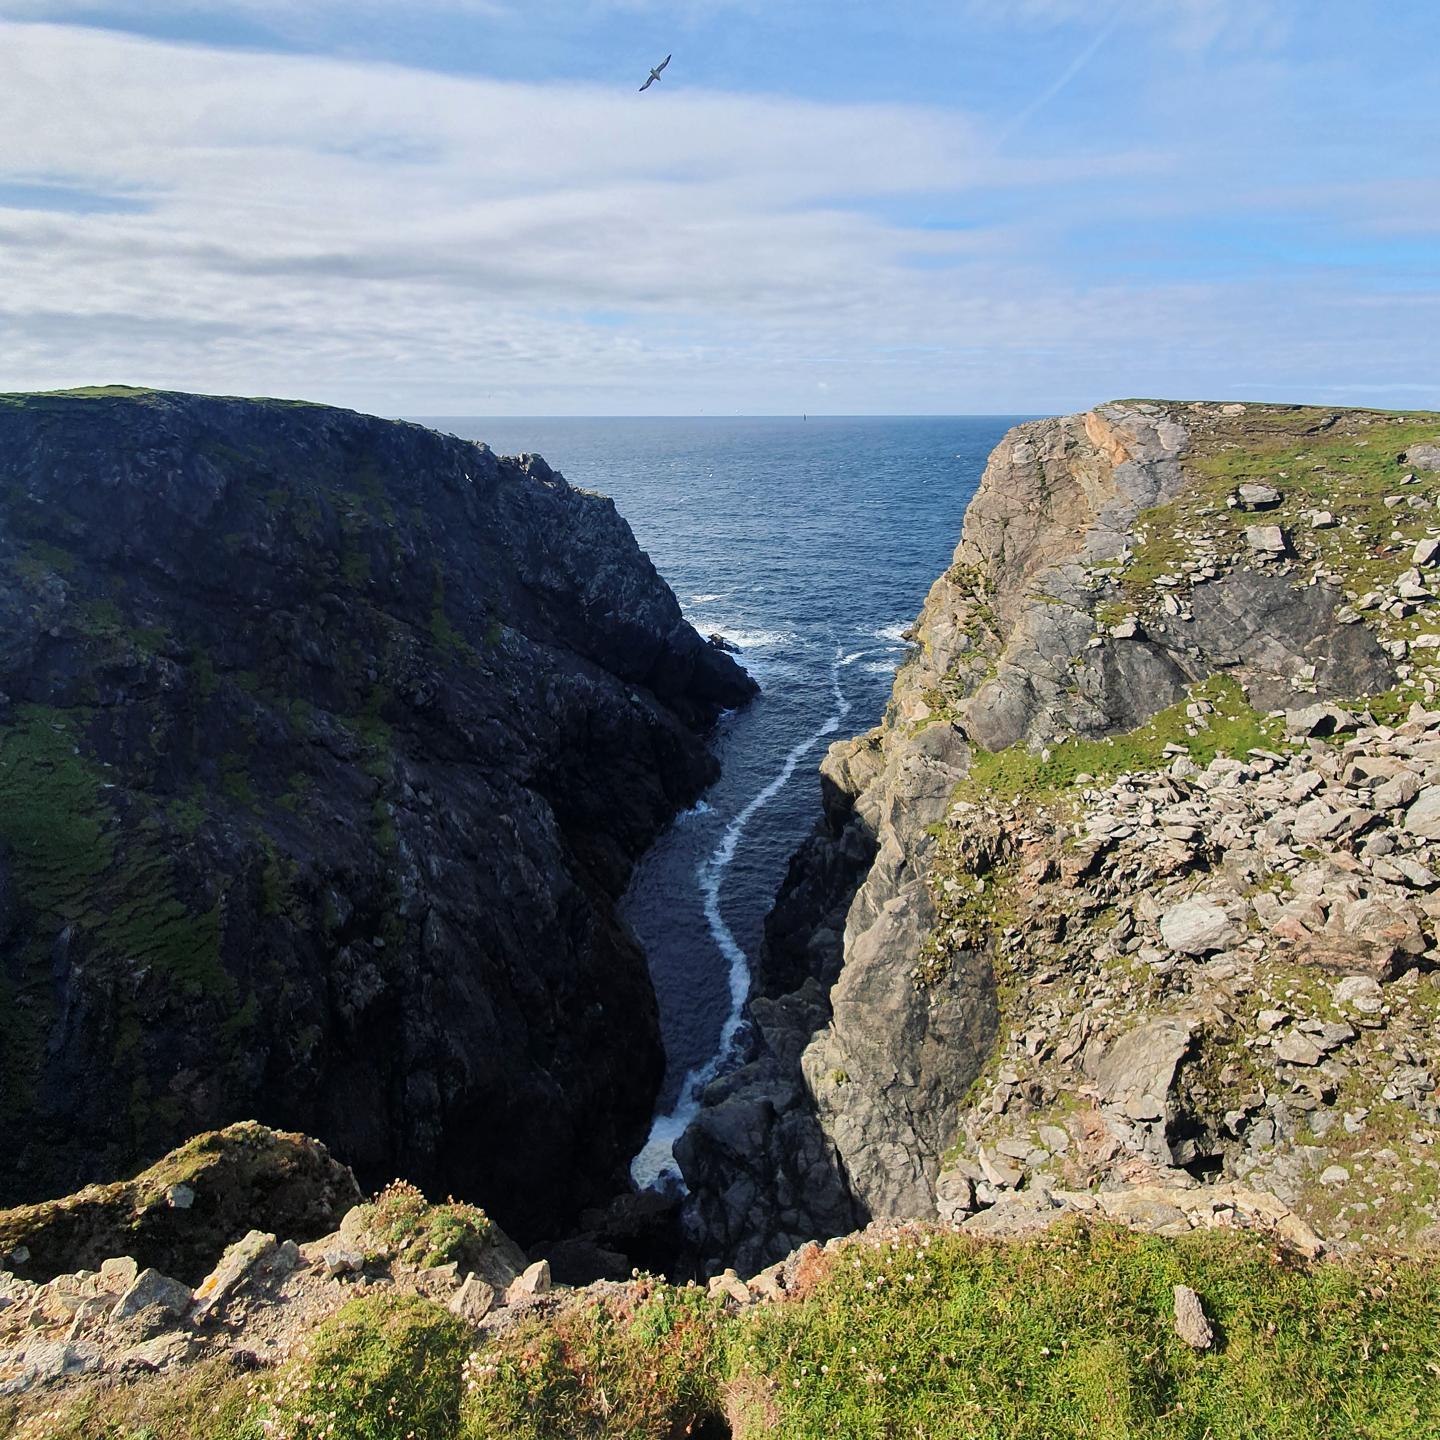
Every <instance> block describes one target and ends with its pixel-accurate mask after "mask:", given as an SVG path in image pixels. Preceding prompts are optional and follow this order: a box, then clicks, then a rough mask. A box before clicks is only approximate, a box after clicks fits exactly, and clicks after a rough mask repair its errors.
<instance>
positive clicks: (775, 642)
mask: <svg viewBox="0 0 1440 1440" xmlns="http://www.w3.org/2000/svg"><path fill="white" fill-rule="evenodd" d="M709 628H710V629H711V630H712V631H713V632H714V633H715V634H716V635H719V636H720V637H721V638H722V639H725V640H728V641H729V642H730V643H731V644H732V645H738V646H739V647H740V649H741V650H773V649H775V648H776V647H778V646H781V645H789V644H791V643H792V642H793V641H794V639H795V634H794V632H793V631H791V630H741V629H739V628H738V627H736V626H733V625H712V626H710V627H709Z"/></svg>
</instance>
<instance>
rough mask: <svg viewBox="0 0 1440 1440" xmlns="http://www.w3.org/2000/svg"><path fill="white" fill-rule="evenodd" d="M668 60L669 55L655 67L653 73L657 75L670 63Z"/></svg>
mask: <svg viewBox="0 0 1440 1440" xmlns="http://www.w3.org/2000/svg"><path fill="white" fill-rule="evenodd" d="M670 59H671V57H670V56H669V55H667V56H666V57H665V58H664V59H663V60H662V61H661V62H660V63H659V64H658V65H657V66H656V67H655V73H656V74H657V75H658V74H659V73H660V72H661V71H662V70H663V69H664V68H665V67H666V66H667V65H668V64H669V63H670Z"/></svg>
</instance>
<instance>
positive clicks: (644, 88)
mask: <svg viewBox="0 0 1440 1440" xmlns="http://www.w3.org/2000/svg"><path fill="white" fill-rule="evenodd" d="M654 83H655V77H654V76H653V75H652V76H651V77H650V78H649V79H648V80H647V81H646V82H645V83H644V84H643V85H642V86H641V87H640V93H641V94H642V95H643V94H644V93H645V92H646V91H647V90H648V89H649V88H650V87H651V86H652V85H653V84H654Z"/></svg>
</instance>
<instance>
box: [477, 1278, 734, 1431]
mask: <svg viewBox="0 0 1440 1440" xmlns="http://www.w3.org/2000/svg"><path fill="white" fill-rule="evenodd" d="M722 1325H723V1317H722V1313H721V1310H720V1307H719V1306H718V1305H717V1304H716V1303H715V1302H713V1301H712V1300H710V1299H709V1297H708V1296H707V1295H706V1294H705V1292H704V1291H702V1290H698V1289H677V1288H675V1287H674V1286H670V1285H664V1284H659V1283H657V1282H653V1281H644V1282H642V1283H641V1284H639V1285H637V1286H632V1287H629V1288H628V1290H627V1292H626V1294H625V1297H624V1299H622V1300H617V1301H612V1302H610V1303H605V1302H600V1303H595V1304H590V1305H586V1306H583V1307H578V1308H574V1309H571V1310H570V1311H568V1312H566V1313H564V1314H562V1315H560V1316H559V1317H557V1318H556V1319H554V1320H553V1321H545V1320H534V1321H530V1322H528V1323H526V1324H523V1325H522V1326H521V1327H520V1328H519V1330H518V1331H517V1332H515V1333H514V1334H513V1335H511V1336H509V1337H507V1339H506V1340H505V1341H503V1342H502V1343H501V1344H499V1345H493V1346H489V1347H487V1348H485V1349H483V1350H481V1351H479V1352H478V1353H477V1354H476V1355H475V1357H474V1358H473V1359H472V1360H471V1361H470V1363H469V1365H468V1366H467V1367H466V1396H465V1403H464V1410H463V1423H462V1427H461V1429H460V1432H459V1434H460V1436H462V1437H464V1440H558V1437H561V1436H564V1437H565V1440H581V1437H586V1436H596V1437H599V1436H615V1437H620V1436H624V1437H626V1440H670V1437H672V1436H683V1435H689V1434H692V1433H694V1430H695V1427H696V1426H697V1424H698V1423H699V1422H700V1421H701V1420H702V1419H703V1418H705V1417H708V1416H712V1415H714V1414H716V1413H717V1412H718V1409H719V1405H720V1389H721V1383H722V1381H723V1378H724V1364H725V1358H724V1345H723V1343H722Z"/></svg>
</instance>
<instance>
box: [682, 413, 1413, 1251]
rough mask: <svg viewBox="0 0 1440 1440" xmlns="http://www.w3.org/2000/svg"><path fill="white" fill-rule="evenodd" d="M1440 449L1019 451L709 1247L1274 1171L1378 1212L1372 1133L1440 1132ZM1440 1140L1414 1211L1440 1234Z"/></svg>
mask: <svg viewBox="0 0 1440 1440" xmlns="http://www.w3.org/2000/svg"><path fill="white" fill-rule="evenodd" d="M1437 432H1440V419H1437V417H1434V416H1415V417H1404V416H1397V415H1389V414H1381V413H1376V412H1356V411H1324V410H1316V409H1308V408H1303V407H1286V406H1244V405H1203V404H1200V405H1181V404H1158V403H1146V402H1134V403H1127V404H1115V405H1106V406H1102V407H1100V408H1099V409H1098V410H1095V411H1092V412H1090V413H1088V414H1086V415H1081V416H1071V417H1066V418H1062V419H1056V420H1045V421H1039V422H1034V423H1031V424H1027V425H1022V426H1020V427H1018V428H1017V429H1016V430H1014V431H1013V432H1011V434H1010V435H1009V436H1007V437H1006V439H1005V440H1004V441H1003V442H1002V443H1001V444H1000V445H999V446H998V447H997V449H996V451H995V453H994V455H993V456H992V457H991V460H990V462H989V465H988V467H987V469H986V472H985V475H984V478H983V480H982V482H981V485H980V489H979V491H978V493H977V495H976V496H975V499H974V501H973V502H972V504H971V505H970V508H969V511H968V513H967V515H966V519H965V525H964V532H963V535H962V538H961V541H960V544H959V547H958V549H957V550H956V552H955V558H954V563H953V565H952V566H951V568H950V569H949V570H948V571H947V572H946V574H945V575H944V576H942V577H941V578H940V579H939V580H938V581H937V582H936V583H935V585H934V587H933V589H932V590H931V592H930V595H929V597H928V599H927V600H926V603H925V607H924V609H923V611H922V613H921V615H920V618H919V620H918V622H917V624H916V625H915V627H914V630H913V632H912V637H913V639H914V641H915V651H914V653H913V655H912V657H911V658H910V660H909V661H908V663H907V664H906V665H905V666H904V667H903V668H902V670H901V672H900V673H899V675H898V676H897V679H896V685H895V691H894V697H893V700H892V703H891V706H890V708H889V711H888V713H887V715H886V717H885V721H884V723H883V724H882V725H881V726H880V727H879V728H878V729H876V730H875V731H873V732H871V733H870V734H868V735H865V736H862V737H859V738H858V739H856V740H853V741H849V742H841V743H839V744H837V745H835V746H832V748H831V750H830V752H829V754H828V756H827V757H826V760H825V762H824V764H823V767H822V785H823V791H824V797H825V809H826V818H825V821H824V823H823V825H822V827H821V829H820V831H819V832H818V833H817V835H816V836H815V837H814V838H813V839H812V840H811V841H810V842H809V844H808V845H807V846H806V848H805V849H804V850H803V851H802V852H801V853H800V854H799V855H798V856H797V857H796V860H795V862H794V863H793V864H792V867H791V872H790V876H789V878H788V880H787V883H786V886H785V888H784V890H782V893H781V895H780V897H779V900H778V902H777V907H776V910H775V912H774V914H773V915H772V917H771V921H770V924H769V927H768V931H767V937H768V938H767V949H766V954H765V956H764V958H763V961H762V965H761V972H760V975H759V977H758V980H759V991H760V993H759V995H758V997H757V999H756V1000H755V1001H754V1003H753V1005H752V1018H753V1021H754V1030H755V1042H754V1050H753V1053H752V1056H751V1058H750V1061H749V1063H748V1064H747V1065H746V1066H745V1067H744V1068H743V1069H742V1070H741V1071H739V1072H738V1073H737V1074H734V1075H731V1076H728V1077H725V1078H724V1079H723V1080H721V1081H719V1082H717V1083H716V1085H715V1086H714V1087H713V1088H712V1090H711V1092H710V1093H709V1095H708V1096H707V1109H706V1110H705V1111H704V1112H702V1115H701V1117H700V1118H699V1120H698V1121H697V1123H696V1124H695V1126H693V1127H692V1129H691V1131H690V1132H689V1134H688V1135H687V1136H686V1137H685V1139H684V1141H683V1142H682V1144H681V1146H680V1150H679V1153H680V1155H681V1160H682V1164H683V1167H684V1170H685V1174H686V1178H687V1181H688V1182H689V1184H690V1188H691V1192H692V1195H691V1200H690V1202H689V1214H688V1219H689V1224H690V1227H691V1231H692V1235H693V1237H694V1239H695V1240H696V1243H697V1244H698V1246H699V1249H700V1254H701V1256H702V1257H703V1261H704V1263H706V1264H710V1265H713V1264H715V1263H716V1262H718V1261H719V1260H721V1259H723V1258H724V1257H726V1256H739V1257H741V1260H742V1263H745V1264H761V1263H764V1262H765V1261H766V1260H767V1259H770V1258H773V1257H774V1256H775V1255H777V1254H780V1253H783V1252H784V1250H785V1249H787V1248H788V1247H789V1246H791V1245H792V1244H793V1243H794V1242H795V1241H796V1239H797V1238H799V1237H802V1236H804V1235H805V1234H806V1233H808V1234H811V1235H823V1234H830V1233H837V1230H838V1229H842V1228H848V1225H853V1224H859V1223H863V1222H864V1221H865V1220H867V1219H869V1218H871V1217H924V1216H933V1215H934V1214H936V1212H937V1208H938V1210H939V1212H940V1213H941V1214H943V1215H946V1216H950V1217H952V1218H962V1219H963V1218H964V1217H965V1216H968V1215H972V1214H973V1216H974V1218H973V1222H972V1223H974V1224H976V1225H981V1224H991V1225H1003V1224H1006V1223H1009V1221H1008V1220H1007V1219H1006V1218H1005V1217H1006V1216H1009V1217H1011V1218H1015V1217H1016V1216H1017V1215H1018V1212H1019V1211H1021V1210H1024V1209H1025V1208H1026V1207H1027V1206H1029V1207H1030V1208H1031V1209H1032V1210H1034V1211H1035V1212H1036V1213H1044V1212H1045V1211H1046V1210H1048V1209H1052V1208H1054V1207H1056V1206H1061V1205H1065V1204H1068V1203H1071V1202H1069V1201H1067V1200H1066V1199H1065V1198H1064V1197H1065V1195H1066V1194H1067V1193H1068V1192H1071V1191H1079V1190H1082V1189H1084V1188H1086V1187H1090V1186H1100V1187H1101V1188H1102V1189H1103V1188H1105V1187H1107V1186H1124V1185H1126V1184H1142V1183H1152V1182H1155V1183H1160V1184H1161V1185H1162V1187H1164V1186H1168V1187H1171V1194H1172V1198H1173V1194H1174V1193H1175V1192H1176V1191H1178V1190H1183V1189H1185V1188H1186V1187H1189V1186H1193V1185H1194V1184H1196V1183H1197V1181H1200V1180H1205V1181H1220V1180H1223V1181H1233V1180H1234V1179H1236V1178H1241V1177H1250V1178H1252V1179H1253V1178H1254V1177H1256V1176H1257V1175H1258V1176H1261V1177H1263V1185H1264V1188H1266V1189H1268V1190H1269V1191H1271V1192H1275V1193H1279V1194H1281V1195H1283V1196H1284V1197H1286V1199H1287V1200H1288V1201H1293V1202H1294V1203H1295V1204H1296V1205H1298V1206H1301V1207H1302V1208H1304V1209H1305V1211H1306V1213H1307V1214H1312V1215H1314V1216H1315V1217H1317V1218H1324V1219H1326V1220H1327V1221H1330V1220H1332V1219H1338V1224H1336V1225H1331V1226H1330V1233H1331V1234H1334V1235H1344V1234H1346V1233H1347V1232H1348V1231H1349V1230H1350V1229H1351V1228H1352V1227H1353V1226H1354V1220H1353V1218H1351V1219H1349V1220H1347V1219H1345V1218H1344V1216H1343V1215H1342V1216H1340V1217H1336V1216H1335V1211H1336V1209H1337V1208H1338V1206H1337V1204H1335V1203H1327V1202H1326V1201H1325V1199H1324V1196H1325V1195H1326V1194H1327V1193H1328V1194H1330V1195H1332V1196H1333V1195H1334V1191H1335V1187H1336V1186H1340V1185H1342V1184H1343V1183H1344V1180H1348V1179H1349V1174H1350V1171H1349V1170H1348V1169H1347V1165H1346V1163H1345V1162H1346V1157H1347V1156H1353V1155H1354V1154H1357V1153H1360V1152H1364V1158H1363V1161H1362V1163H1361V1164H1359V1165H1356V1164H1355V1163H1354V1162H1353V1161H1352V1162H1350V1168H1351V1169H1359V1170H1362V1171H1363V1172H1364V1183H1365V1184H1366V1185H1367V1186H1371V1185H1373V1186H1379V1185H1381V1184H1382V1183H1383V1184H1398V1183H1399V1182H1400V1178H1401V1177H1398V1176H1396V1175H1392V1174H1391V1173H1390V1171H1391V1170H1392V1169H1395V1168H1397V1167H1396V1166H1392V1164H1391V1161H1390V1159H1388V1158H1386V1156H1387V1153H1388V1154H1389V1155H1397V1154H1398V1152H1396V1151H1395V1150H1394V1148H1393V1146H1392V1145H1391V1144H1390V1143H1389V1142H1390V1138H1391V1137H1392V1136H1393V1135H1394V1134H1395V1133H1397V1132H1403V1133H1405V1134H1406V1135H1407V1136H1408V1135H1410V1134H1411V1133H1412V1132H1414V1133H1415V1134H1419V1135H1420V1139H1419V1140H1415V1141H1414V1142H1413V1145H1414V1146H1417V1147H1423V1145H1424V1144H1426V1143H1428V1142H1429V1141H1430V1140H1433V1139H1435V1138H1436V1136H1437V1134H1440V1132H1437V1131H1436V1128H1435V1126H1436V1121H1437V1118H1440V1117H1437V1114H1436V1112H1435V1105H1434V1099H1435V1097H1434V1094H1433V1087H1434V1063H1435V1059H1436V1057H1435V1056H1434V1055H1433V1053H1432V1051H1433V1030H1432V1029H1431V1027H1430V1024H1429V1018H1428V1017H1429V1016H1430V1014H1431V1012H1432V1010H1433V1007H1434V1004H1435V1001H1436V999H1437V992H1436V990H1435V988H1434V985H1433V983H1432V973H1433V963H1434V960H1435V958H1436V955H1437V951H1436V950H1435V948H1434V909H1435V902H1434V900H1433V897H1432V896H1431V893H1430V892H1431V889H1432V887H1433V886H1434V885H1435V884H1436V883H1437V881H1436V878H1435V869H1434V868H1432V867H1434V866H1435V861H1436V859H1437V858H1440V857H1436V856H1434V855H1433V854H1432V853H1431V852H1432V849H1433V846H1432V839H1433V836H1432V835H1431V833H1430V827H1429V822H1428V821H1427V820H1426V819H1425V817H1424V815H1423V814H1422V815H1419V816H1417V815H1416V814H1415V812H1414V810H1413V808H1409V809H1407V807H1413V806H1415V805H1421V806H1422V807H1423V806H1424V805H1429V804H1431V803H1432V802H1436V801H1440V791H1437V790H1433V789H1432V788H1431V786H1432V785H1433V784H1434V782H1435V781H1436V780H1437V779H1440V773H1437V772H1435V771H1434V769H1433V754H1432V751H1433V746H1434V744H1435V741H1436V739H1440V714H1432V713H1431V712H1430V710H1429V709H1428V708H1427V706H1428V703H1429V701H1430V699H1431V697H1432V696H1433V695H1434V692H1435V684H1436V681H1437V679H1440V671H1437V668H1436V666H1435V664H1434V659H1435V653H1436V652H1435V646H1436V645H1437V644H1440V634H1437V633H1436V629H1435V628H1434V622H1433V619H1432V617H1431V612H1430V606H1431V605H1432V604H1433V603H1434V602H1435V599H1436V595H1435V592H1434V591H1433V590H1432V588H1431V585H1430V583H1429V581H1428V579H1427V574H1428V571H1427V567H1428V566H1430V565H1431V564H1432V563H1433V561H1434V560H1435V558H1436V556H1437V553H1440V544H1437V537H1440V525H1437V522H1436V515H1435V507H1436V501H1437V498H1440V474H1437V471H1436V468H1435V465H1434V463H1433V461H1432V459H1431V457H1432V456H1434V455H1435V453H1436V452H1435V451H1434V449H1433V441H1434V437H1435V436H1436V434H1437ZM1330 700H1334V701H1345V702H1347V704H1348V705H1349V709H1348V710H1345V709H1332V710H1326V709H1324V708H1323V703H1322V702H1325V701H1330ZM1417 702H1419V703H1418V704H1417ZM1367 704H1368V705H1369V707H1370V708H1369V709H1368V710H1367V708H1366V707H1367ZM1317 705H1319V706H1321V708H1319V709H1316V708H1315V707H1316V706H1317ZM1412 706H1413V707H1414V708H1412ZM1391 782H1394V783H1393V784H1392V783H1391ZM1417 797H1418V798H1417ZM1186 906H1189V907H1190V908H1188V909H1187V908H1185V907H1186ZM1217 915H1218V916H1219V919H1218V920H1217V919H1216V916H1217ZM1196 916H1201V917H1205V918H1207V919H1208V921H1209V923H1210V925H1211V930H1210V932H1209V933H1207V934H1206V935H1203V936H1201V937H1200V938H1199V939H1195V938H1194V937H1193V936H1187V931H1186V926H1187V924H1188V923H1191V922H1193V921H1194V920H1195V917H1196ZM1327 975H1328V976H1329V977H1330V978H1329V979H1328V980H1327V979H1326V978H1325V977H1326V976H1327ZM1334 987H1340V988H1338V989H1337V988H1334ZM1357 997H1358V998H1357ZM1377 997H1378V998H1377ZM1357 1003H1358V1004H1362V1005H1364V1006H1365V1007H1368V1008H1367V1009H1366V1010H1364V1011H1362V1012H1357V1011H1356V1008H1355V1006H1356V1004H1357ZM1360 1014H1365V1015H1368V1016H1369V1017H1371V1018H1370V1019H1368V1020H1364V1019H1360V1018H1358V1016H1359V1015H1360ZM1376 1015H1383V1017H1384V1021H1383V1023H1382V1024H1379V1025H1375V1024H1374V1023H1373V1017H1374V1016H1376ZM1352 1022H1354V1023H1353V1024H1352ZM1366 1026H1370V1028H1368V1029H1367V1028H1365V1027H1366ZM1427 1032H1428V1038H1427ZM1357 1036H1358V1037H1359V1038H1358V1039H1357ZM1317 1037H1318V1038H1317ZM1352 1043H1353V1045H1354V1052H1353V1054H1352V1055H1350V1057H1349V1058H1347V1057H1346V1056H1345V1055H1343V1054H1340V1053H1338V1052H1339V1051H1340V1050H1341V1049H1342V1047H1344V1046H1349V1045H1351V1044H1352ZM1312 1052H1313V1053H1312ZM1367 1076H1379V1077H1381V1078H1380V1079H1379V1080H1378V1082H1377V1083H1376V1084H1375V1085H1374V1086H1373V1087H1368V1088H1367V1083H1366V1078H1365V1077H1367ZM1387 1087H1388V1088H1387ZM1371 1088H1373V1090H1374V1092H1375V1093H1374V1095H1371V1094H1370V1093H1369V1090H1370V1089H1371ZM1362 1091H1363V1092H1364V1093H1361V1092H1362ZM1342 1121H1343V1123H1342ZM1362 1134H1363V1136H1364V1139H1363V1140H1361V1139H1357V1137H1359V1136H1361V1135H1362ZM1327 1136H1328V1140H1327V1139H1326V1138H1325V1137H1327ZM1322 1142H1323V1143H1322ZM1342 1142H1343V1143H1342ZM1410 1143H1411V1142H1409V1141H1407V1144H1410ZM1416 1153H1417V1154H1418V1155H1419V1156H1420V1165H1419V1169H1418V1171H1416V1172H1414V1173H1411V1172H1410V1167H1408V1166H1406V1165H1399V1166H1398V1168H1399V1169H1403V1170H1406V1172H1407V1173H1406V1175H1405V1177H1403V1178H1404V1180H1405V1196H1406V1199H1405V1200H1404V1202H1403V1203H1402V1204H1401V1205H1399V1206H1398V1207H1395V1208H1398V1209H1400V1210H1403V1212H1404V1215H1403V1223H1401V1222H1400V1220H1398V1219H1397V1217H1396V1215H1395V1214H1393V1213H1392V1214H1388V1215H1387V1216H1386V1218H1385V1221H1384V1223H1383V1224H1381V1225H1380V1226H1379V1227H1378V1229H1379V1230H1380V1231H1381V1232H1383V1231H1384V1229H1385V1226H1386V1225H1392V1224H1394V1225H1396V1226H1397V1229H1396V1231H1395V1233H1396V1234H1400V1233H1402V1231H1403V1233H1404V1234H1407V1235H1409V1234H1414V1233H1416V1232H1417V1231H1419V1230H1423V1229H1425V1228H1427V1227H1428V1226H1430V1225H1432V1224H1433V1223H1434V1220H1435V1218H1436V1217H1435V1215H1434V1213H1433V1206H1432V1205H1431V1204H1430V1203H1429V1202H1428V1201H1426V1199H1425V1196H1426V1195H1427V1194H1430V1193H1432V1188H1433V1187H1431V1185H1430V1183H1429V1181H1430V1178H1433V1177H1429V1171H1430V1169H1432V1168H1433V1167H1432V1166H1429V1165H1428V1164H1427V1162H1426V1159H1425V1157H1426V1156H1427V1155H1428V1154H1430V1153H1431V1152H1429V1151H1427V1150H1425V1149H1424V1148H1419V1149H1418V1150H1417V1151H1416ZM1377 1154H1378V1155H1379V1157H1380V1158H1379V1159H1378V1160H1377V1159H1376V1158H1375V1157H1376V1155H1377ZM1332 1167H1333V1168H1332ZM1337 1171H1338V1172H1343V1175H1344V1178H1343V1179H1342V1178H1341V1176H1340V1175H1339V1174H1337V1173H1335V1172H1337ZM1327 1177H1328V1178H1327ZM1322 1179H1324V1180H1325V1184H1324V1185H1321V1183H1320V1182H1321V1180H1322ZM1348 1198H1349V1199H1350V1200H1352V1201H1354V1199H1355V1196H1354V1194H1353V1193H1352V1194H1350V1195H1349V1196H1348ZM1000 1202H1005V1203H1004V1204H1000ZM1363 1204H1364V1205H1366V1206H1368V1204H1369V1201H1368V1200H1365V1201H1364V1202H1363ZM997 1205H998V1206H999V1209H998V1210H996V1209H995V1207H996V1206H997ZM1181 1208H1183V1207H1181ZM992 1210H994V1211H995V1213H993V1214H990V1213H985V1212H990V1211H992ZM1175 1213H1176V1214H1177V1215H1178V1214H1179V1213H1180V1209H1176V1210H1175ZM1349 1213H1350V1214H1351V1215H1352V1217H1353V1214H1354V1212H1353V1211H1352V1212H1349ZM1362 1213H1373V1212H1364V1211H1363V1210H1362ZM847 1222H848V1224H847ZM1370 1228H1371V1227H1369V1226H1366V1225H1361V1226H1359V1227H1358V1229H1360V1230H1368V1229H1370Z"/></svg>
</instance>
